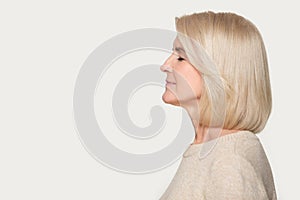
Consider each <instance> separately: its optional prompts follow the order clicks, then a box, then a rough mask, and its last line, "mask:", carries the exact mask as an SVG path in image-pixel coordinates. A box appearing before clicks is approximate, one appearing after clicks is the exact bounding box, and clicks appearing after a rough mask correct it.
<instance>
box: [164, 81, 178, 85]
mask: <svg viewBox="0 0 300 200" xmlns="http://www.w3.org/2000/svg"><path fill="white" fill-rule="evenodd" d="M166 83H167V84H172V85H175V84H176V83H175V82H173V81H168V80H166Z"/></svg>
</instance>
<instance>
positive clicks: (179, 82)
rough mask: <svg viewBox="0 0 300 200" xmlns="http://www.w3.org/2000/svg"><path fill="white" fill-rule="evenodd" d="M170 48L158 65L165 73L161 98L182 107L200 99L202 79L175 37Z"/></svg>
mask: <svg viewBox="0 0 300 200" xmlns="http://www.w3.org/2000/svg"><path fill="white" fill-rule="evenodd" d="M172 50H173V52H172V54H171V55H170V56H169V57H168V58H167V60H166V61H165V62H164V63H163V65H162V66H161V67H160V70H161V71H162V72H165V73H166V74H167V77H166V85H165V92H164V94H163V96H162V99H163V101H164V102H165V103H168V104H172V105H175V106H183V107H184V106H185V105H189V104H190V103H192V102H195V100H199V99H200V97H201V90H202V89H201V88H202V85H203V80H202V77H201V74H200V72H199V71H198V70H197V69H196V68H195V67H194V66H193V65H192V64H191V63H190V62H189V60H188V58H187V55H186V52H185V50H184V49H183V47H182V45H181V43H180V41H179V39H178V38H177V37H176V38H175V40H174V43H173V49H172Z"/></svg>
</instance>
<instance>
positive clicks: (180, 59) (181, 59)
mask: <svg viewBox="0 0 300 200" xmlns="http://www.w3.org/2000/svg"><path fill="white" fill-rule="evenodd" d="M177 60H178V61H183V60H185V59H184V58H182V57H180V56H179V57H178V58H177Z"/></svg>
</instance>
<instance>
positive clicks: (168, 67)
mask: <svg viewBox="0 0 300 200" xmlns="http://www.w3.org/2000/svg"><path fill="white" fill-rule="evenodd" d="M173 57H174V55H173V54H171V55H170V56H169V57H168V58H167V59H166V60H165V62H164V63H163V65H161V66H160V70H161V71H162V72H172V71H173V68H172V60H173Z"/></svg>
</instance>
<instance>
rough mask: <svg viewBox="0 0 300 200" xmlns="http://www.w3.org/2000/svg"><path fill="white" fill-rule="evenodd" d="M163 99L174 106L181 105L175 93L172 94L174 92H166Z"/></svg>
mask: <svg viewBox="0 0 300 200" xmlns="http://www.w3.org/2000/svg"><path fill="white" fill-rule="evenodd" d="M162 100H163V101H164V102H165V103H166V104H171V105H174V106H179V102H178V99H177V98H176V97H175V96H174V95H172V94H167V93H164V94H163V96H162Z"/></svg>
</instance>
